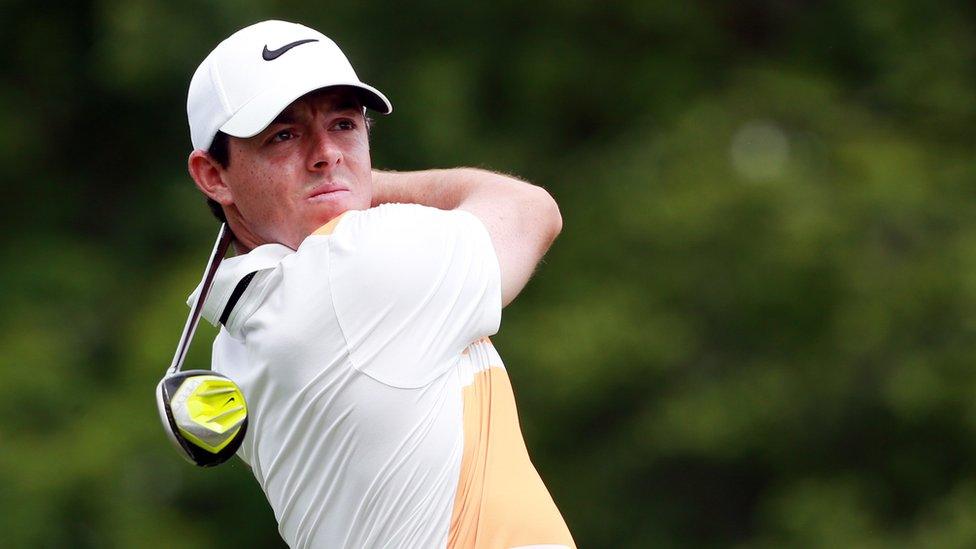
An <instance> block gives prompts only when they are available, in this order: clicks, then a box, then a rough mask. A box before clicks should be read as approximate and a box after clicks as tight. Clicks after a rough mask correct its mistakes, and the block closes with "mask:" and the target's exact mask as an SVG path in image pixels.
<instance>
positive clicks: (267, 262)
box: [186, 244, 294, 326]
mask: <svg viewBox="0 0 976 549" xmlns="http://www.w3.org/2000/svg"><path fill="white" fill-rule="evenodd" d="M291 253H294V250H292V249H291V248H289V247H288V246H285V245H283V244H264V245H262V246H258V247H257V248H254V249H253V250H251V251H250V252H248V253H246V254H243V255H238V256H234V257H229V258H227V259H224V260H223V261H221V263H220V267H218V268H217V276H215V277H214V282H213V285H212V286H211V287H210V293H209V294H208V295H207V300H206V301H205V302H204V304H203V310H202V311H201V312H200V316H202V317H203V318H205V319H207V321H208V322H210V323H211V324H213V325H214V326H217V324H218V320H219V319H220V315H221V313H223V311H224V307H225V306H226V305H227V301H228V300H229V299H230V296H231V294H232V293H233V291H234V288H235V287H236V286H237V283H238V282H240V280H241V279H242V278H244V277H245V276H247V275H249V274H251V273H253V272H257V271H261V270H264V269H271V268H274V267H275V266H277V265H278V263H279V262H280V261H281V260H282V259H283V258H284V257H285V256H287V255H289V254H291ZM202 285H203V282H201V283H200V284H198V285H197V287H196V288H195V289H194V290H193V293H191V294H190V296H189V297H188V298H187V300H186V304H187V305H189V306H190V307H192V306H193V301H194V300H195V299H196V298H197V295H199V294H200V289H201V286H202Z"/></svg>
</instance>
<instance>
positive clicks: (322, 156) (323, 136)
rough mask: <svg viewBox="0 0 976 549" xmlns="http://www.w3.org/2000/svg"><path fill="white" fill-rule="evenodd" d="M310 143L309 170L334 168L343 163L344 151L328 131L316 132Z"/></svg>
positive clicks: (320, 130) (317, 130) (319, 130)
mask: <svg viewBox="0 0 976 549" xmlns="http://www.w3.org/2000/svg"><path fill="white" fill-rule="evenodd" d="M309 141H310V147H311V151H310V152H309V155H308V169H309V170H311V171H317V170H323V169H326V168H330V167H332V168H334V167H335V166H337V165H338V164H341V163H342V150H341V149H340V148H339V146H338V144H337V143H336V141H335V140H334V139H332V136H331V135H330V134H329V132H328V131H327V130H325V129H316V130H314V131H313V132H312V135H311V139H310V140H309Z"/></svg>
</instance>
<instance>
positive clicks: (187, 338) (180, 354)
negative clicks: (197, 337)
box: [166, 223, 233, 374]
mask: <svg viewBox="0 0 976 549" xmlns="http://www.w3.org/2000/svg"><path fill="white" fill-rule="evenodd" d="M232 239H233V235H232V234H231V232H230V230H228V229H227V224H226V223H222V224H221V225H220V233H219V234H218V235H217V242H215V243H214V248H213V252H211V254H210V261H208V262H207V268H206V269H205V270H204V271H203V281H202V283H201V285H200V293H199V294H197V298H196V300H195V301H194V302H193V307H192V308H191V309H190V316H188V317H187V319H186V324H185V325H184V326H183V335H181V336H180V343H179V345H178V346H177V347H176V354H175V355H173V362H172V363H171V364H170V367H169V369H168V370H167V371H166V372H167V374H172V373H175V372H178V371H180V369H181V368H182V367H183V361H184V360H186V353H187V350H189V348H190V342H191V341H193V334H194V333H195V332H196V330H197V324H199V323H200V311H202V310H203V304H204V302H206V301H207V295H208V294H209V293H210V287H211V286H212V285H213V281H214V277H215V276H216V274H217V267H219V266H220V262H221V260H223V258H224V255H225V254H226V253H227V248H229V247H230V242H231V240H232Z"/></svg>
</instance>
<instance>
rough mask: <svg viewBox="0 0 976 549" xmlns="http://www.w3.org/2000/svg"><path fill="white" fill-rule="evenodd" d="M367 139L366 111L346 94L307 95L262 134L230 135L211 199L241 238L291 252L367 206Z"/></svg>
mask: <svg viewBox="0 0 976 549" xmlns="http://www.w3.org/2000/svg"><path fill="white" fill-rule="evenodd" d="M368 137H369V136H368V134H367V131H366V122H365V119H364V117H363V110H362V107H361V106H360V104H359V102H358V101H357V100H356V99H355V96H354V95H352V94H351V93H350V92H348V91H342V90H331V91H329V90H327V91H323V92H314V93H312V94H309V95H306V96H304V97H302V98H300V99H298V100H296V101H295V102H294V103H292V104H291V105H290V106H289V107H288V108H286V109H285V110H284V111H283V112H282V113H281V114H280V115H279V116H278V117H277V118H275V120H274V121H273V122H272V123H271V124H270V125H268V127H267V128H265V129H264V131H262V132H261V133H259V134H258V135H256V136H254V137H250V138H246V139H240V138H235V137H232V138H231V139H230V155H229V156H230V162H229V163H228V165H227V167H226V169H224V168H221V169H220V170H219V171H220V180H221V182H222V184H223V185H224V186H225V189H222V191H223V192H222V193H219V194H221V196H219V197H214V198H215V199H216V200H217V201H218V202H220V203H221V204H222V205H223V206H224V211H225V212H226V214H227V219H228V221H229V222H230V224H231V228H232V229H233V230H234V234H235V236H237V237H238V240H239V241H242V243H243V244H245V246H246V247H247V248H253V247H255V246H259V245H261V244H266V243H269V242H278V243H281V244H284V245H286V246H288V247H290V248H293V249H294V248H298V246H299V244H301V242H302V241H303V240H304V239H305V237H307V236H308V235H310V234H312V233H313V232H314V231H315V230H316V229H318V228H319V227H321V226H322V225H324V224H326V223H328V222H329V221H330V220H332V219H333V218H335V217H336V216H338V215H340V214H342V213H343V212H345V211H347V210H362V209H366V208H369V206H370V202H371V199H372V173H371V166H370V158H369V139H368ZM247 240H251V242H247Z"/></svg>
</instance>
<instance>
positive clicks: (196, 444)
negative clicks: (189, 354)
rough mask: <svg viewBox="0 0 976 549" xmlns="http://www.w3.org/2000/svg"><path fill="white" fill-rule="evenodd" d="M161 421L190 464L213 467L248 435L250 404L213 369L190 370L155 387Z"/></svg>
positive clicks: (167, 377) (175, 374) (162, 381)
mask: <svg viewBox="0 0 976 549" xmlns="http://www.w3.org/2000/svg"><path fill="white" fill-rule="evenodd" d="M156 404H157V406H158V407H159V419H160V420H162V422H163V428H164V429H165V430H166V434H167V435H168V436H169V439H170V440H171V441H172V442H173V444H174V445H175V446H176V448H177V449H178V450H179V451H180V453H181V454H182V455H183V457H184V458H186V459H187V461H189V462H190V463H193V464H195V465H199V466H200V467H213V466H215V465H220V464H221V463H223V462H225V461H227V460H228V459H230V458H231V457H232V456H233V455H234V453H235V452H237V449H238V448H240V446H241V442H243V441H244V435H245V434H246V433H247V404H246V403H245V402H244V394H243V393H242V392H241V389H240V387H238V386H237V384H236V383H234V382H233V381H231V380H230V379H229V378H227V377H226V376H223V375H220V374H218V373H216V372H213V371H211V370H187V371H183V372H176V373H173V374H169V375H167V376H166V377H164V378H163V379H162V380H161V381H160V382H159V385H157V386H156Z"/></svg>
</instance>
